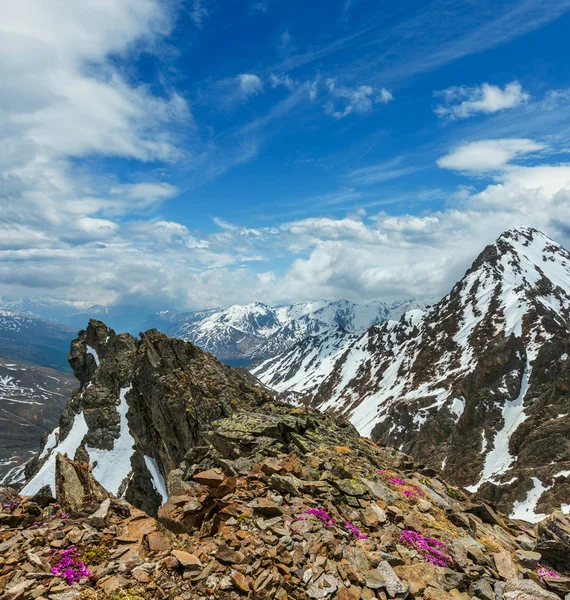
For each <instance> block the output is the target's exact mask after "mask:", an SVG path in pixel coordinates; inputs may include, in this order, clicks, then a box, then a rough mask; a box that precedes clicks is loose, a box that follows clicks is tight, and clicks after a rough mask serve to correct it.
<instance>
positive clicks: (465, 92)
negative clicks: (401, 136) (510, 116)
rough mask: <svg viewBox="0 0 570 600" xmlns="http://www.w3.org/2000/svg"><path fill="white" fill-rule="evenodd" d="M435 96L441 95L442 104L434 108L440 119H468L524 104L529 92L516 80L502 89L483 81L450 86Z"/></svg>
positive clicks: (527, 99)
mask: <svg viewBox="0 0 570 600" xmlns="http://www.w3.org/2000/svg"><path fill="white" fill-rule="evenodd" d="M436 96H443V98H444V104H440V105H439V106H437V107H436V108H435V109H434V112H435V113H436V115H437V116H438V117H440V118H442V119H450V120H453V119H468V118H469V117H474V116H476V115H478V114H487V115H488V114H492V113H496V112H500V111H503V110H507V109H509V108H515V107H517V106H520V105H521V104H526V103H527V102H528V101H529V100H530V94H528V93H527V92H524V91H523V89H522V86H521V84H520V83H519V82H518V81H513V82H512V83H509V84H507V85H506V86H505V87H504V89H501V88H500V87H499V86H496V85H489V84H488V83H483V84H481V85H478V86H475V87H466V86H459V87H451V88H448V89H446V90H443V91H442V92H436Z"/></svg>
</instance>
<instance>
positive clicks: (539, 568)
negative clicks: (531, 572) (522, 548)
mask: <svg viewBox="0 0 570 600" xmlns="http://www.w3.org/2000/svg"><path fill="white" fill-rule="evenodd" d="M536 574H537V575H538V578H539V579H540V581H544V578H545V577H551V578H552V579H560V575H558V573H557V572H556V571H551V570H550V569H547V568H546V567H544V566H543V565H541V564H540V563H538V564H537V565H536Z"/></svg>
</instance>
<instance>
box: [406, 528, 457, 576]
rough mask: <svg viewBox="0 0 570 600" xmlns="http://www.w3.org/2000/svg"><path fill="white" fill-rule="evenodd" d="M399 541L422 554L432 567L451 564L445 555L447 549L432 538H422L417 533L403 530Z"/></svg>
mask: <svg viewBox="0 0 570 600" xmlns="http://www.w3.org/2000/svg"><path fill="white" fill-rule="evenodd" d="M400 541H401V542H402V543H403V544H404V545H405V546H408V547H409V548H413V549H414V550H416V551H417V552H419V553H420V554H422V555H423V557H424V558H425V560H426V561H427V562H429V563H431V564H432V565H436V566H438V567H447V566H449V565H450V564H451V562H452V560H451V558H450V557H449V556H448V555H447V554H446V553H447V552H448V549H447V546H446V545H445V544H444V543H443V542H440V541H439V540H436V539H434V538H430V537H424V536H423V535H421V534H420V533H418V532H417V531H412V530H411V529H404V531H402V535H401V536H400Z"/></svg>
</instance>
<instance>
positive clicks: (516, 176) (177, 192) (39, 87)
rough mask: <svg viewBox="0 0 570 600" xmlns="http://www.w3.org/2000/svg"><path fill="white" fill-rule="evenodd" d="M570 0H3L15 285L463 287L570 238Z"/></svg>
mask: <svg viewBox="0 0 570 600" xmlns="http://www.w3.org/2000/svg"><path fill="white" fill-rule="evenodd" d="M569 34H570V0H540V1H538V0H516V1H514V0H513V1H502V0H471V1H469V0H461V1H455V0H432V1H429V2H426V1H416V0H413V1H412V0H400V1H399V2H384V1H380V0H304V1H303V2H301V1H298V0H244V1H239V0H235V1H232V2H228V1H227V0H226V1H225V2H222V1H221V0H82V1H81V2H77V1H76V0H58V1H57V2H53V1H52V0H3V2H2V4H1V6H0V81H2V85H1V87H0V131H1V134H2V135H1V138H0V140H1V141H0V295H17V296H31V297H46V296H49V297H58V298H64V299H67V300H73V301H78V302H84V303H99V304H105V305H120V304H135V305H144V306H153V307H165V308H166V307H168V308H178V309H184V310H191V309H199V308H208V307H215V306H224V305H229V304H233V303H248V302H254V301H261V302H266V303H269V304H278V303H286V302H297V301H304V300H311V299H313V300H314V299H318V298H331V299H333V298H347V299H350V300H354V301H358V302H366V301H370V300H375V299H381V300H386V301H392V300H399V299H404V298H410V297H417V298H419V297H430V298H433V297H438V296H441V295H443V294H445V293H446V292H447V291H449V289H450V288H451V286H452V285H453V283H454V282H455V281H456V280H457V279H459V278H460V277H461V276H462V275H463V273H464V271H465V269H467V268H468V267H469V265H470V264H471V262H472V261H473V260H474V258H475V257H476V256H477V254H478V253H479V252H480V251H481V250H482V249H483V248H484V246H485V245H486V244H488V243H491V242H492V241H493V240H494V239H495V238H496V237H497V236H498V235H500V233H501V232H502V231H504V230H505V229H508V228H510V227H513V226H518V225H525V226H532V227H536V228H538V229H540V230H542V231H544V232H545V233H546V234H547V235H550V236H551V237H552V238H553V239H555V240H557V241H559V242H560V243H562V244H563V245H565V246H566V247H570V155H569V152H570V71H569V70H568V67H567V56H568V53H569V50H570V48H569V39H570V35H569Z"/></svg>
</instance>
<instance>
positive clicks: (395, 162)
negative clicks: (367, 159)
mask: <svg viewBox="0 0 570 600" xmlns="http://www.w3.org/2000/svg"><path fill="white" fill-rule="evenodd" d="M403 163H404V159H403V157H401V156H398V157H396V158H393V159H391V160H388V161H385V162H382V163H378V164H375V165H369V166H368V167H360V168H359V169H353V170H352V171H350V172H349V173H348V178H349V179H350V180H351V182H352V183H354V184H356V185H373V184H375V183H381V182H383V181H390V180H391V179H398V178H399V177H404V176H405V175H410V174H411V173H415V172H416V171H418V170H420V168H419V167H416V166H412V165H404V164H403Z"/></svg>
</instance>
